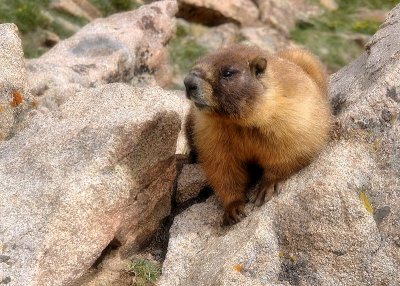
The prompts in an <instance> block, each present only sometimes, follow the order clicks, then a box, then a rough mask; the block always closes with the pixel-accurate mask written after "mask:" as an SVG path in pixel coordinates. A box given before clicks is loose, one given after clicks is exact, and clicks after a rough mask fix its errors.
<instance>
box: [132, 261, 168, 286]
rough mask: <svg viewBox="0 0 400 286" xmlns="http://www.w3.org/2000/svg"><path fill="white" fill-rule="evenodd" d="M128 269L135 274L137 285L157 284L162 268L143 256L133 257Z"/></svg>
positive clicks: (148, 285)
mask: <svg viewBox="0 0 400 286" xmlns="http://www.w3.org/2000/svg"><path fill="white" fill-rule="evenodd" d="M127 271H128V272H129V273H131V274H133V275H134V276H135V283H134V285H135V286H150V285H155V282H156V281H157V279H158V278H159V277H160V275H161V270H160V268H159V267H158V266H157V265H156V264H154V263H153V262H151V261H149V260H146V259H142V258H133V259H132V261H131V263H130V264H129V265H128V268H127Z"/></svg>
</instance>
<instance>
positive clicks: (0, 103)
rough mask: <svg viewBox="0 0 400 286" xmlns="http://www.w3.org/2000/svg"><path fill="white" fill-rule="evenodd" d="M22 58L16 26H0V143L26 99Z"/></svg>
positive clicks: (7, 133)
mask: <svg viewBox="0 0 400 286" xmlns="http://www.w3.org/2000/svg"><path fill="white" fill-rule="evenodd" d="M23 57H24V53H23V52H22V46H21V40H20V39H19V37H18V28H17V26H15V25H14V24H0V67H1V68H0V141H1V140H4V139H5V138H7V137H8V136H9V135H10V132H11V129H12V126H13V125H14V123H15V120H16V117H17V116H18V113H20V112H21V110H22V108H23V106H24V105H25V101H26V100H25V97H28V96H27V94H26V71H25V63H24V59H23Z"/></svg>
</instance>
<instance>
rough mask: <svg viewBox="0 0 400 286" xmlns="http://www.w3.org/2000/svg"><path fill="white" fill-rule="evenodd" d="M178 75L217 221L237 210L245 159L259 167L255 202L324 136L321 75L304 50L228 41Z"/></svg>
mask: <svg viewBox="0 0 400 286" xmlns="http://www.w3.org/2000/svg"><path fill="white" fill-rule="evenodd" d="M184 83H185V86H186V95H187V97H188V98H189V99H190V100H191V101H192V103H193V105H192V107H191V110H190V112H189V115H188V118H187V123H186V135H187V138H188V142H189V145H190V147H191V149H192V150H194V151H195V152H197V154H198V160H199V162H200V164H201V165H202V168H203V170H204V172H205V174H206V177H207V179H208V182H209V183H210V184H211V186H212V188H213V189H214V191H215V193H216V194H217V196H218V198H219V199H220V201H221V202H222V204H223V207H224V211H225V213H224V217H223V220H224V223H225V224H233V223H236V222H238V221H240V220H241V218H242V217H244V216H245V214H244V203H245V189H246V185H247V183H248V180H249V174H248V172H247V169H246V166H247V164H256V165H258V166H259V167H261V168H262V170H263V171H262V176H261V179H260V183H259V184H258V186H257V190H256V191H255V193H254V195H253V197H252V198H250V200H251V201H252V202H254V203H255V204H256V205H261V204H262V203H263V202H264V201H265V200H269V199H271V197H272V195H273V193H274V185H275V184H276V183H277V182H279V181H281V180H284V179H286V178H288V177H289V176H290V175H291V174H293V173H294V172H296V171H298V170H300V169H301V168H302V167H304V166H305V165H307V164H308V163H309V162H310V161H311V160H312V158H313V157H315V156H316V154H317V153H318V152H319V151H320V150H321V149H322V147H323V146H324V144H325V142H326V141H327V138H328V132H329V128H330V108H329V104H328V100H327V96H326V90H327V76H326V73H325V69H324V68H323V66H322V64H321V63H320V61H319V60H318V59H317V58H316V57H315V56H313V55H312V54H310V53H308V52H306V51H304V50H300V49H292V50H285V51H282V52H279V53H277V54H274V55H268V54H266V53H265V52H263V51H262V50H260V49H258V48H256V47H249V46H243V45H235V46H232V47H229V48H225V49H222V50H220V51H217V52H214V53H212V54H209V55H206V56H204V57H203V58H200V59H199V60H197V62H196V63H195V64H194V66H193V68H192V69H191V71H190V73H189V74H188V75H187V76H186V78H185V80H184Z"/></svg>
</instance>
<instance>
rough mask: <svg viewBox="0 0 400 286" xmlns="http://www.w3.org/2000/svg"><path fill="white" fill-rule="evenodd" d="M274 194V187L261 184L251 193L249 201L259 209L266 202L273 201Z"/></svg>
mask: <svg viewBox="0 0 400 286" xmlns="http://www.w3.org/2000/svg"><path fill="white" fill-rule="evenodd" d="M274 193H275V188H274V185H270V186H269V187H266V186H265V185H264V184H262V183H259V184H258V185H257V186H256V189H255V190H254V191H253V192H252V193H251V195H250V197H249V201H250V202H251V203H253V204H255V205H256V206H257V207H259V206H261V205H262V204H264V202H268V201H269V200H270V199H272V196H273V195H274Z"/></svg>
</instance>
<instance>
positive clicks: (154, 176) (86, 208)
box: [0, 84, 185, 286]
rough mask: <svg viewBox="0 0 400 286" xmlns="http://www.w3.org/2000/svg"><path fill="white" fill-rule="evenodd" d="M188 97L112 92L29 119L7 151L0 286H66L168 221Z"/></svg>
mask: <svg viewBox="0 0 400 286" xmlns="http://www.w3.org/2000/svg"><path fill="white" fill-rule="evenodd" d="M183 106H185V105H184V103H183V98H182V96H180V95H179V94H178V93H174V92H167V91H164V90H162V89H160V88H156V87H154V88H143V89H141V88H133V87H129V86H127V85H124V84H109V85H104V86H101V87H98V88H93V89H85V90H83V91H81V92H78V93H75V94H73V95H72V96H71V97H70V98H69V100H67V101H66V102H65V103H64V104H62V105H61V106H60V108H59V109H57V111H54V112H52V113H47V114H42V113H40V112H35V111H32V112H31V113H30V114H29V115H28V116H27V119H26V120H28V121H29V123H28V124H27V126H26V127H25V128H24V129H23V130H21V131H20V132H19V133H18V134H17V135H15V136H14V137H12V138H11V139H10V140H8V141H4V142H1V143H0V190H1V192H0V217H1V221H0V234H1V235H0V269H1V271H0V281H2V283H3V284H4V283H6V284H7V285H12V286H14V285H15V286H21V285H26V286H28V285H40V286H42V285H69V284H70V283H72V282H73V281H75V280H76V279H77V278H79V277H80V276H81V275H82V274H83V273H84V272H85V271H86V270H87V269H88V268H90V267H91V265H92V264H93V263H94V262H95V261H96V259H97V258H98V257H99V256H100V254H101V252H102V250H103V249H105V248H106V246H107V245H108V244H110V243H111V244H114V245H119V246H120V255H122V256H127V255H129V254H130V253H132V251H134V250H135V249H137V248H139V247H140V246H141V245H142V243H143V242H145V241H146V240H147V239H149V237H150V236H151V235H152V234H153V233H154V231H155V229H156V228H157V227H158V226H159V223H160V221H161V220H162V219H163V218H164V217H166V216H167V215H168V214H169V212H170V203H171V192H172V184H173V180H174V178H175V162H174V154H175V148H176V139H177V136H178V133H179V130H180V121H181V114H182V113H183V110H182V109H183Z"/></svg>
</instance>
